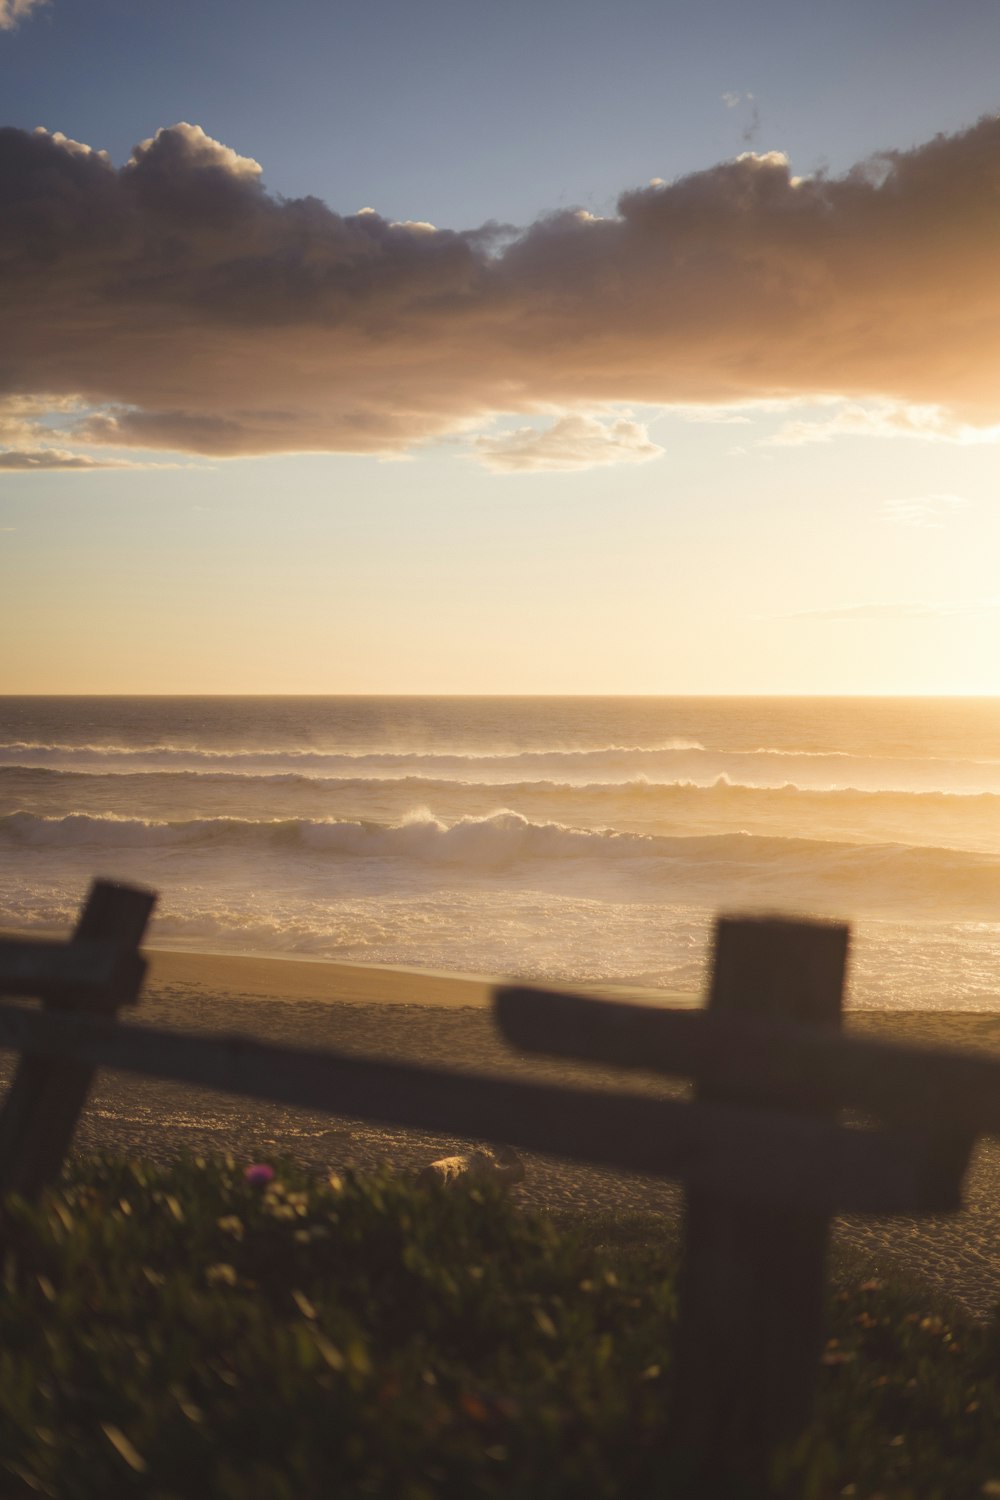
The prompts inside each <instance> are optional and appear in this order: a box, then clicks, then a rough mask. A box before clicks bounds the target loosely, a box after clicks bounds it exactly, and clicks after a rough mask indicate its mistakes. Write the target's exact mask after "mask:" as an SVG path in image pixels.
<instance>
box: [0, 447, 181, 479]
mask: <svg viewBox="0 0 1000 1500" xmlns="http://www.w3.org/2000/svg"><path fill="white" fill-rule="evenodd" d="M173 468H177V465H176V464H151V463H137V462H134V461H133V460H131V459H127V458H109V457H105V456H103V455H101V456H99V457H95V456H94V455H93V454H89V453H76V452H73V451H72V450H70V449H68V448H9V449H7V450H5V451H0V470H6V471H14V472H16V473H23V474H34V473H37V472H38V471H39V470H41V469H173Z"/></svg>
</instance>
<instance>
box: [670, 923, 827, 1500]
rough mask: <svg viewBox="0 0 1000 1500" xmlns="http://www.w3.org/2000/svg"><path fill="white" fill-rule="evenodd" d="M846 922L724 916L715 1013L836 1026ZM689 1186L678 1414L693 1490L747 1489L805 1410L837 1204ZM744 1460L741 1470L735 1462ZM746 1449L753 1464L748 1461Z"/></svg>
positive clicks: (799, 1102)
mask: <svg viewBox="0 0 1000 1500" xmlns="http://www.w3.org/2000/svg"><path fill="white" fill-rule="evenodd" d="M847 940H848V930H847V928H846V927H843V926H839V925H835V924H832V923H830V924H828V923H818V922H804V921H803V922H795V921H786V920H777V919H767V918H746V919H743V918H737V917H723V918H720V920H719V921H718V923H717V925H716V936H715V957H714V972H713V978H712V986H711V991H710V996H709V1009H710V1010H711V1011H713V1012H716V1013H719V1014H726V1015H734V1016H735V1015H740V1016H762V1017H774V1018H776V1019H778V1018H780V1019H785V1020H791V1021H801V1022H807V1023H809V1024H813V1025H819V1026H826V1027H837V1026H838V1025H839V1024H840V1021H841V1014H842V994H843V982H844V971H845V964H846V956H847ZM697 1097H698V1099H699V1100H703V1101H705V1102H717V1103H728V1104H738V1105H741V1106H751V1107H754V1106H757V1107H761V1108H764V1109H773V1110H780V1111H782V1112H784V1113H786V1114H787V1113H796V1114H811V1115H822V1116H826V1118H828V1119H831V1118H834V1117H835V1114H836V1111H835V1109H834V1108H832V1107H831V1105H830V1104H829V1102H826V1103H822V1102H821V1103H819V1104H817V1102H816V1100H815V1099H812V1098H810V1093H809V1087H808V1084H807V1083H806V1084H802V1085H797V1084H791V1085H785V1086H782V1087H773V1086H772V1087H771V1088H762V1087H761V1086H760V1085H759V1084H757V1085H755V1082H754V1078H753V1076H752V1075H750V1076H748V1077H747V1079H746V1082H745V1083H744V1082H742V1081H740V1082H738V1083H735V1082H732V1081H729V1082H727V1083H725V1084H723V1083H710V1082H704V1083H701V1084H700V1085H699V1086H698V1091H697ZM747 1186H748V1195H747V1198H746V1199H745V1200H744V1201H739V1199H738V1198H735V1197H733V1196H729V1195H727V1196H726V1197H721V1196H719V1195H717V1194H715V1193H709V1192H706V1191H704V1190H698V1189H693V1188H692V1189H689V1190H688V1192H687V1196H686V1222H685V1238H684V1254H683V1262H682V1269H681V1277H680V1283H679V1298H680V1306H679V1327H678V1342H677V1359H676V1366H675V1382H674V1407H673V1410H674V1420H675V1423H676V1433H677V1441H678V1445H679V1446H680V1447H682V1448H683V1449H684V1451H685V1456H686V1458H687V1459H688V1461H689V1468H690V1474H691V1477H692V1479H693V1481H694V1482H695V1483H696V1484H697V1485H698V1486H699V1488H698V1489H697V1491H696V1492H697V1493H699V1494H701V1493H704V1494H711V1493H715V1488H714V1486H720V1485H721V1486H726V1488H725V1489H724V1490H723V1491H722V1492H725V1493H729V1494H735V1493H737V1490H734V1489H732V1488H731V1484H732V1482H733V1479H734V1478H738V1480H739V1483H740V1484H741V1485H742V1487H743V1491H742V1492H745V1493H751V1492H752V1486H753V1485H754V1484H755V1483H758V1482H759V1481H760V1479H761V1477H762V1476H763V1475H764V1473H765V1471H766V1467H767V1461H768V1457H769V1455H770V1453H771V1452H772V1451H773V1449H774V1448H775V1446H776V1445H777V1444H778V1443H780V1442H781V1441H782V1440H783V1439H784V1438H787V1437H789V1436H790V1435H792V1434H794V1433H795V1431H796V1430H798V1429H799V1428H801V1427H802V1426H803V1425H804V1424H805V1423H806V1422H807V1421H808V1418H809V1413H810V1407H811V1404H812V1398H813V1394H814V1391H815V1385H816V1379H817V1374H818V1370H819V1358H820V1354H821V1351H822V1346H823V1296H824V1283H825V1272H826V1248H827V1240H828V1233H829V1219H830V1216H829V1214H828V1213H825V1212H823V1211H822V1210H817V1209H815V1208H796V1207H794V1206H792V1205H791V1204H789V1206H787V1207H785V1206H784V1205H774V1204H769V1203H762V1202H754V1201H753V1200H752V1198H751V1196H750V1193H751V1191H752V1187H753V1185H752V1184H749V1183H748V1185H747ZM730 1454H732V1455H733V1456H734V1457H735V1456H736V1455H739V1464H740V1469H739V1474H738V1476H734V1475H732V1474H731V1473H730V1472H729V1471H728V1468H727V1460H728V1458H729V1455H730ZM748 1458H749V1461H750V1464H751V1468H753V1467H754V1465H756V1468H757V1473H756V1474H753V1473H751V1472H748V1470H747V1467H746V1466H747V1462H748Z"/></svg>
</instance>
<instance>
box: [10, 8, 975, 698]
mask: <svg viewBox="0 0 1000 1500" xmlns="http://www.w3.org/2000/svg"><path fill="white" fill-rule="evenodd" d="M998 57H1000V6H997V5H996V4H995V0H974V3H973V0H957V3H953V4H951V5H949V6H947V7H946V6H942V5H941V4H940V3H938V0H866V3H864V4H862V3H857V0H839V3H838V4H836V5H828V6H825V7H822V8H821V7H807V6H802V5H801V3H799V0H796V3H794V4H793V3H786V0H772V3H765V4H758V5H754V6H747V5H746V4H745V3H742V0H700V3H698V4H694V3H671V0H656V3H653V0H616V3H614V4H612V3H608V0H572V3H569V0H532V3H531V4H527V3H521V0H508V3H506V4H505V5H503V6H501V5H498V4H496V3H495V0H489V3H487V0H464V3H462V4H458V3H457V0H425V3H423V4H422V5H415V4H413V3H412V0H408V3H401V0H367V3H366V4H365V5H363V6H358V5H346V4H339V3H331V0H315V3H313V0H287V3H286V4H285V5H283V6H281V7H277V6H275V5H273V4H265V3H263V0H238V3H237V0H204V3H202V4H199V5H195V4H191V3H188V0H182V3H178V0H0V101H2V115H0V126H2V127H3V128H2V129H0V266H2V271H0V631H2V638H3V640H4V642H5V646H6V649H5V650H4V651H3V652H2V653H0V692H6V693H141V692H149V693H188V692H191V693H227V692H231V693H254V692H260V693H274V692H287V693H623V694H638V693H692V694H696V693H747V694H751V693H773V694H779V693H815V694H826V693H832V694H841V693H842V694H853V693H896V694H920V693H929V694H954V693H968V694H998V693H1000V503H998V499H1000V497H998V493H997V477H998V473H1000V272H998V270H997V267H998V265H1000V260H998V256H997V247H998V239H1000V118H998V111H1000V81H998V73H997V67H996V61H997V58H998Z"/></svg>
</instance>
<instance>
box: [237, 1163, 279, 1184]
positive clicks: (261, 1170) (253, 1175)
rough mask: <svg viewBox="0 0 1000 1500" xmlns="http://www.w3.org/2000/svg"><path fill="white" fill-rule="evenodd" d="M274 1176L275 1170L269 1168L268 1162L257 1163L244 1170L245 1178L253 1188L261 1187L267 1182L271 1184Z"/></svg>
mask: <svg viewBox="0 0 1000 1500" xmlns="http://www.w3.org/2000/svg"><path fill="white" fill-rule="evenodd" d="M273 1176H274V1168H273V1167H269V1166H268V1164H267V1162H266V1161H255V1162H254V1163H253V1164H252V1165H251V1166H249V1167H244V1168H243V1177H244V1180H245V1181H246V1182H249V1183H250V1184H251V1185H252V1186H253V1187H260V1186H261V1185H262V1184H263V1183H265V1182H270V1181H271V1179H272V1177H273Z"/></svg>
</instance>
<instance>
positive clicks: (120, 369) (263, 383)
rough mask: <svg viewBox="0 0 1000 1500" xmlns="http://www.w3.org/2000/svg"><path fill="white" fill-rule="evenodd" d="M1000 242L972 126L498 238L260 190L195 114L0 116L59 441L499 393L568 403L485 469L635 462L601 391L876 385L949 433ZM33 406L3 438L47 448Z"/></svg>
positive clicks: (298, 430)
mask: <svg viewBox="0 0 1000 1500" xmlns="http://www.w3.org/2000/svg"><path fill="white" fill-rule="evenodd" d="M18 3H19V4H20V9H21V12H22V13H23V10H24V0H15V5H14V7H13V10H12V8H11V6H10V4H9V0H8V5H7V7H6V12H5V13H7V12H9V13H11V14H15V13H16V11H17V9H18ZM998 234H1000V120H998V119H992V118H991V119H985V120H982V121H980V122H979V123H978V124H977V125H975V126H973V127H972V128H970V129H968V130H966V131H964V132H962V133H961V134H957V135H953V136H938V137H936V138H935V139H934V140H932V141H930V142H928V143H926V144H924V145H921V146H918V147H917V148H915V149H913V150H908V151H888V152H885V153H883V154H881V155H879V156H878V157H875V158H872V159H871V160H869V161H866V162H863V163H861V164H860V165H859V166H857V167H856V168H854V169H853V170H852V171H851V172H849V173H847V174H846V176H843V177H840V178H828V177H825V176H817V177H812V178H805V179H802V178H797V177H795V176H793V175H792V173H791V171H790V169H789V165H788V162H787V160H786V159H785V158H784V157H783V156H781V155H779V154H776V153H773V152H772V153H768V154H765V155H758V154H754V153H747V154H745V155H743V156H741V157H739V158H737V159H736V160H733V161H727V162H724V163H721V164H720V165H717V166H714V167H711V168H709V169H707V170H705V171H701V172H696V173H693V174H692V175H690V176H688V177H684V178H682V179H680V180H678V181H676V182H673V183H669V184H658V183H654V184H652V185H650V186H648V187H644V188H641V189H637V190H635V191H631V192H626V193H624V194H623V195H622V196H621V198H620V199H619V201H618V208H617V213H616V214H615V215H614V216H613V217H608V218H603V219H602V218H595V217H594V216H592V215H590V214H587V213H583V212H568V211H567V212H558V213H553V214H550V215H548V216H547V217H544V218H541V219H539V220H538V221H537V222H535V223H534V224H532V225H530V226H529V227H528V228H527V229H524V230H523V231H518V232H515V231H513V230H510V229H506V228H503V227H501V226H497V225H492V224H487V225H484V226H481V227H479V228H474V229H470V230H457V231H456V230H449V229H436V228H434V227H433V226H432V225H430V224H425V223H396V222H391V221H389V220H387V219H385V218H383V217H382V216H381V215H380V214H378V213H375V212H373V211H371V210H365V211H362V212H360V213H357V214H353V215H346V216H345V215H341V214H338V213H335V212H334V211H333V210H331V209H330V208H328V207H327V206H326V205H325V204H323V203H322V202H320V201H319V200H318V199H315V198H303V199H292V200H285V199H281V198H277V197H275V196H273V195H271V194H269V193H268V192H267V190H266V188H265V186H264V184H263V181H262V174H261V168H260V167H259V166H258V164H257V163H256V162H255V161H252V160H250V159H249V158H247V157H244V156H240V155H239V154H238V153H237V152H236V151H234V150H232V149H230V148H229V147H227V146H224V145H222V144H220V143H219V142H217V141H214V140H211V139H210V138H209V137H208V136H206V135H205V134H204V133H203V132H202V131H201V130H200V129H198V128H197V127H196V126H191V125H186V124H181V125H175V126H172V127H171V128H169V129H165V130H161V131H160V132H159V133H158V134H157V135H156V136H155V137H153V138H152V139H150V140H147V141H144V142H143V143H142V144H141V145H139V146H137V147H136V148H135V150H134V151H133V153H132V156H131V157H130V159H129V160H128V161H127V162H126V163H125V164H124V165H123V166H121V167H120V168H118V167H115V166H114V165H113V164H112V163H111V161H110V160H109V159H108V157H107V155H106V154H104V153H103V152H99V151H93V150H91V149H90V148H89V147H87V146H84V145H81V144H79V143H78V142H75V141H72V140H68V139H67V138H66V137H64V136H62V135H60V134H54V135H53V134H48V133H47V132H45V131H36V132H34V133H30V132H25V131H20V130H15V129H7V130H2V131H0V277H2V283H3V287H4V294H5V295H4V297H3V310H2V312H0V398H4V397H6V398H7V399H8V400H14V399H15V398H17V399H20V400H22V401H26V402H28V403H29V404H31V403H33V408H34V409H37V411H39V412H45V411H46V410H51V409H60V410H62V411H63V412H64V413H65V411H66V409H67V408H66V403H67V402H70V401H76V402H78V403H84V404H85V405H86V408H87V410H86V412H82V411H81V413H80V414H79V415H78V416H77V417H76V418H74V419H72V420H69V421H67V419H66V418H65V416H64V417H63V419H62V421H63V425H62V427H61V428H60V431H59V433H58V437H59V447H60V448H65V447H67V446H68V447H74V446H76V447H82V448H84V449H85V450H89V451H91V452H93V451H95V449H96V450H99V449H101V448H109V447H110V448H113V449H122V448H143V449H152V450H159V451H162V450H172V451H175V452H181V453H188V454H208V455H219V456H236V455H242V454H258V453H282V452H294V451H303V450H309V451H326V452H353V453H388V454H391V453H400V452H404V451H406V450H407V449H408V448H410V447H412V445H414V444H416V443H420V442H422V441H425V440H427V439H431V438H434V437H437V436H441V435H444V434H449V433H456V432H467V433H468V432H474V431H476V430H477V429H479V430H481V429H482V428H484V427H485V426H486V425H487V424H488V423H489V422H490V421H492V420H493V419H494V418H495V417H496V416H497V415H498V414H523V415H525V416H532V415H537V414H539V413H545V412H548V413H552V412H564V413H570V414H572V416H571V418H567V420H571V421H572V422H576V423H579V422H581V421H582V422H583V423H584V426H583V427H582V428H581V427H579V426H577V427H575V428H574V427H572V426H571V427H570V428H569V429H567V428H566V427H565V426H563V427H562V428H560V426H559V424H558V423H557V426H556V427H555V428H553V429H552V430H551V431H550V432H549V433H548V434H547V435H545V436H543V437H539V436H538V435H537V434H535V435H534V436H532V437H528V436H525V435H523V434H522V435H521V436H520V437H519V436H518V435H516V434H515V437H514V438H513V439H510V438H508V439H487V440H486V444H487V445H486V447H485V448H484V447H483V446H482V445H480V446H479V449H478V452H479V456H480V457H481V458H485V459H486V460H487V461H488V462H491V463H493V465H494V466H495V467H499V468H518V467H522V468H523V467H540V466H541V461H544V460H545V458H546V456H548V458H549V459H552V458H553V456H554V454H555V450H556V449H557V448H558V447H559V446H560V443H561V442H562V440H563V439H564V438H566V436H567V431H568V433H569V437H570V438H573V436H574V433H575V435H576V439H577V440H578V447H580V446H581V445H582V448H584V449H585V448H586V447H587V445H588V443H589V444H590V447H591V451H592V452H594V453H596V454H597V455H598V461H604V459H603V458H601V457H600V455H602V454H603V455H605V457H606V456H607V454H608V452H609V447H608V444H609V441H610V443H611V446H612V447H617V449H618V450H620V451H619V455H618V456H626V457H631V458H635V457H637V456H638V457H648V456H652V455H651V454H650V453H649V451H648V448H644V444H645V443H647V442H648V440H647V439H646V438H645V435H644V434H642V435H641V436H640V437H638V438H637V441H636V442H632V440H631V439H630V438H629V437H628V436H627V435H623V434H622V433H621V432H620V433H619V436H618V437H617V438H615V437H614V436H613V435H614V433H615V431H616V430H617V429H616V427H615V426H611V427H608V426H607V423H606V421H605V422H600V421H599V420H598V419H599V418H600V416H601V415H602V414H603V415H604V417H605V418H607V416H608V413H609V411H610V409H611V408H612V407H614V406H615V405H620V404H633V405H645V406H657V405H661V406H670V405H684V406H687V407H712V406H726V407H729V408H733V407H738V406H739V405H740V404H741V403H749V402H760V401H794V400H804V399H817V398H831V397H836V398H842V399H845V400H850V401H870V400H878V401H884V402H886V403H889V406H890V407H920V408H927V409H929V410H932V411H933V412H935V413H937V414H938V416H937V417H936V418H935V420H936V421H938V422H939V423H943V424H944V425H945V426H946V427H948V426H949V425H954V426H956V427H962V426H964V427H965V428H968V429H970V430H971V429H976V428H983V427H988V426H992V425H995V424H997V423H1000V275H998V271H997V260H996V248H995V247H996V244H997V242H998ZM42 420H43V419H41V418H38V417H36V418H32V419H26V420H25V422H24V423H22V430H21V432H20V436H19V439H18V442H17V443H15V444H14V445H13V448H12V449H11V451H20V450H23V451H29V450H30V451H37V450H41V449H44V448H46V447H48V446H51V445H52V442H53V432H52V430H51V427H49V428H44V427H40V426H39V423H40V422H41V421H42ZM587 422H597V426H598V427H599V428H600V429H601V434H602V435H598V434H597V433H596V430H595V429H593V428H589V427H587V425H586V424H587ZM33 423H34V426H33V425H32V424H33ZM609 433H611V434H612V437H611V439H610V440H609V437H608V434H609ZM581 434H582V436H581ZM788 436H789V438H790V440H792V441H803V440H805V441H810V440H811V441H815V440H816V438H817V437H820V438H822V437H824V436H826V433H817V432H813V431H808V432H797V433H791V434H789V435H788ZM491 445H492V446H491ZM569 446H570V447H572V443H570V444H569ZM589 461H593V458H591V459H590V460H589ZM9 462H10V463H12V462H13V460H9Z"/></svg>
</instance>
